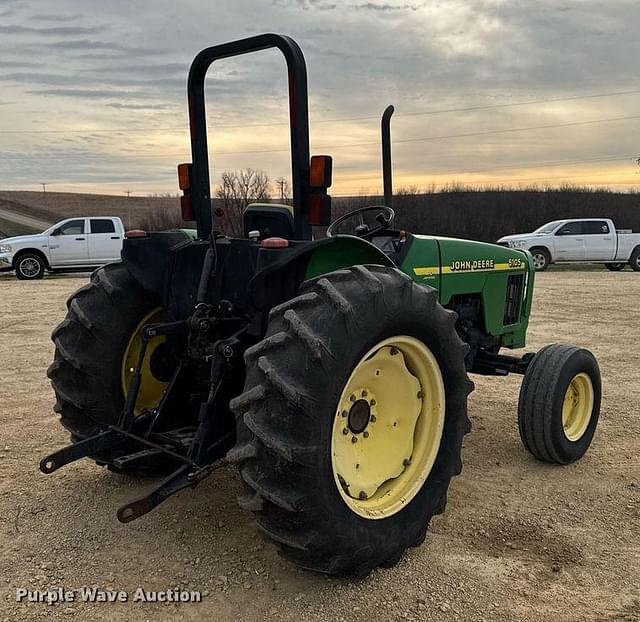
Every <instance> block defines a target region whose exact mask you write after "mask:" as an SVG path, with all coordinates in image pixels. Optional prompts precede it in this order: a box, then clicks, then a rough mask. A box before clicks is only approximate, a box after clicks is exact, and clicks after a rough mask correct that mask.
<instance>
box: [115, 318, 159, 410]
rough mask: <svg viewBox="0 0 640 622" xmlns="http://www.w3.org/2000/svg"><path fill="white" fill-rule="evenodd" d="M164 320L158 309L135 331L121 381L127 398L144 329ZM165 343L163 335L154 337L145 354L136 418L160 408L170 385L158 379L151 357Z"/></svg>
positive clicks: (143, 319) (123, 358) (128, 348)
mask: <svg viewBox="0 0 640 622" xmlns="http://www.w3.org/2000/svg"><path fill="white" fill-rule="evenodd" d="M164 319H165V314H164V310H163V309H162V308H161V307H158V308H157V309H154V310H153V311H151V313H148V314H147V315H145V316H144V317H143V318H142V320H141V321H140V323H139V324H138V325H137V326H136V328H135V330H134V331H133V334H132V335H131V338H130V339H129V343H128V344H127V347H126V349H125V351H124V355H123V357H122V369H121V381H122V392H123V393H124V395H125V396H126V395H127V393H128V392H129V387H130V386H131V380H132V379H133V374H134V372H135V370H136V365H137V364H138V356H139V355H140V348H141V347H142V329H143V327H144V326H145V324H153V323H155V322H162V321H164ZM165 341H166V337H164V336H162V335H161V336H157V337H152V338H151V339H150V340H149V343H148V344H147V351H146V352H145V355H144V361H143V363H142V369H141V374H142V379H141V382H140V390H139V391H138V399H137V400H136V404H135V407H134V410H133V412H134V415H136V416H138V415H141V414H142V413H143V412H144V411H145V410H151V409H153V408H155V407H156V406H158V404H159V403H160V400H161V399H162V396H163V395H164V392H165V389H166V388H167V384H168V383H167V382H164V381H162V380H160V379H159V378H156V376H154V374H153V372H152V369H151V357H152V356H153V353H154V352H155V351H156V349H157V348H158V347H159V346H160V345H161V344H163V343H164V342H165Z"/></svg>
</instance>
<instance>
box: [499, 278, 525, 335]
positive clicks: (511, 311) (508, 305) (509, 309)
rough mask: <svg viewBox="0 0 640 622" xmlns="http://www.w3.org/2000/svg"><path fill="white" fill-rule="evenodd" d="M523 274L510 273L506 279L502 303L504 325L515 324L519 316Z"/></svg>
mask: <svg viewBox="0 0 640 622" xmlns="http://www.w3.org/2000/svg"><path fill="white" fill-rule="evenodd" d="M523 283H524V274H510V275H509V278H508V279H507V297H506V300H505V305H504V322H503V324H504V326H509V325H510V324H515V323H516V322H517V321H518V319H519V318H520V303H521V301H522V285H523Z"/></svg>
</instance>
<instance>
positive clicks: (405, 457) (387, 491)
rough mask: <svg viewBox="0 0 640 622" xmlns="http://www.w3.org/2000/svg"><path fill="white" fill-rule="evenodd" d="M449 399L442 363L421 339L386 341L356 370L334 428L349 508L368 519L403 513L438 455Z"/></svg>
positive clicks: (338, 474) (339, 477) (339, 480)
mask: <svg viewBox="0 0 640 622" xmlns="http://www.w3.org/2000/svg"><path fill="white" fill-rule="evenodd" d="M444 413H445V395H444V383H443V381H442V374H441V372H440V366H439V365H438V362H437V360H436V358H435V356H434V355H433V353H432V352H431V350H429V348H427V347H426V346H425V345H424V344H423V343H422V342H421V341H418V340H417V339H414V338H413V337H408V336H405V335H400V336H396V337H391V338H389V339H385V340H384V341H381V342H380V343H378V344H377V345H376V346H374V347H373V348H372V349H371V350H369V352H367V353H366V354H365V356H364V357H362V359H361V360H360V362H359V363H358V364H357V365H356V366H355V368H354V370H353V372H352V373H351V376H350V377H349V380H348V381H347V384H346V385H345V387H344V390H343V391H342V394H341V396H340V400H339V402H338V407H337V409H336V415H335V420H334V424H333V432H332V441H331V456H332V467H333V475H334V479H335V482H336V486H337V488H338V490H339V492H340V495H341V496H342V499H343V500H344V501H345V503H346V504H347V505H348V506H349V508H350V509H351V510H352V511H353V512H355V513H356V514H359V515H360V516H362V517H364V518H368V519H374V520H375V519H382V518H387V517H389V516H392V515H393V514H395V513H396V512H399V511H400V510H402V509H403V507H404V506H405V505H406V504H408V503H409V502H410V501H411V500H412V499H413V498H414V497H415V495H416V494H417V493H418V492H419V491H420V489H421V488H422V485H423V484H424V482H425V481H426V479H427V477H428V476H429V473H430V472H431V469H432V468H433V464H434V462H435V460H436V456H437V455H438V450H439V448H440V441H441V439H442V430H443V428H444Z"/></svg>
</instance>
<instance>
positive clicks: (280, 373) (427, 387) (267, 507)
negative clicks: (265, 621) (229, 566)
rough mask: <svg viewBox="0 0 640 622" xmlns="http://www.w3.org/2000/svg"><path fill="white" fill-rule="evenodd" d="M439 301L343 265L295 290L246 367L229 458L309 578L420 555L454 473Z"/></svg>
mask: <svg viewBox="0 0 640 622" xmlns="http://www.w3.org/2000/svg"><path fill="white" fill-rule="evenodd" d="M456 317H457V316H456V314H455V313H453V312H451V311H448V310H445V309H444V308H443V307H441V306H440V304H439V303H438V300H437V292H436V291H435V290H433V289H432V288H429V287H423V286H420V285H418V284H416V283H414V282H413V281H412V280H411V279H410V278H409V277H408V276H406V275H405V274H403V273H402V272H400V271H399V270H396V269H390V268H384V267H379V266H355V267H352V268H351V269H349V270H340V271H337V272H332V273H330V274H327V275H324V276H322V277H319V278H316V279H313V280H310V281H307V282H306V283H305V284H303V286H302V288H301V291H300V294H299V295H298V296H297V297H296V298H293V299H292V300H290V301H288V302H286V303H284V304H282V305H280V306H278V307H275V308H274V309H272V311H271V313H270V319H269V326H268V329H267V333H266V336H265V338H264V340H263V341H261V342H260V343H258V344H257V345H255V346H253V347H251V348H249V349H248V350H247V352H246V354H245V361H246V365H247V379H246V383H245V387H244V392H243V393H242V394H241V395H240V396H239V397H237V398H236V399H234V400H233V401H232V403H231V407H232V409H233V410H234V411H235V413H236V416H237V418H238V419H237V425H238V441H237V445H236V446H235V447H234V448H233V449H232V450H231V451H230V452H229V454H228V458H229V460H230V461H231V462H234V463H236V464H237V466H238V467H239V469H240V473H241V475H242V479H243V480H244V484H245V489H246V493H245V494H244V495H243V496H242V497H240V499H239V502H240V505H241V506H242V507H244V508H245V509H250V510H252V511H253V512H254V513H255V516H256V523H257V527H258V529H259V531H260V532H261V533H262V534H263V535H265V536H266V537H267V538H269V539H270V540H272V541H273V542H275V543H276V544H277V545H278V547H279V548H280V552H281V553H282V555H283V556H284V557H285V558H287V559H289V560H291V561H293V562H294V563H296V564H298V565H300V566H302V567H304V568H307V569H310V570H314V571H318V572H323V573H327V574H339V575H348V576H355V577H362V576H366V575H367V574H368V573H369V572H370V571H371V570H372V569H373V568H375V567H376V566H383V567H389V566H392V565H394V564H396V563H397V562H398V561H399V560H400V559H401V557H402V555H403V553H404V551H405V550H406V549H407V547H411V546H418V545H420V544H421V543H422V542H423V540H424V538H425V535H426V531H427V526H428V523H429V521H430V520H431V517H432V516H433V515H434V514H439V513H441V512H442V511H443V510H444V506H445V503H446V495H447V489H448V487H449V483H450V480H451V477H452V476H453V475H456V474H458V473H460V470H461V469H462V461H461V457H460V454H461V447H462V438H463V436H464V434H465V433H467V432H468V431H469V429H470V422H469V420H468V418H467V396H468V394H469V393H470V392H471V390H472V389H473V383H472V382H471V381H470V380H469V379H468V377H467V373H466V369H465V362H464V361H465V355H466V353H467V351H468V347H467V346H466V345H465V344H464V343H463V342H462V341H461V340H460V339H459V337H458V335H457V333H456V330H455V322H456Z"/></svg>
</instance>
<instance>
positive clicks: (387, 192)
mask: <svg viewBox="0 0 640 622" xmlns="http://www.w3.org/2000/svg"><path fill="white" fill-rule="evenodd" d="M394 111H395V108H394V107H393V106H387V107H386V109H385V111H384V112H383V113H382V122H381V130H382V184H383V188H384V204H385V205H386V206H387V207H393V179H392V170H391V115H393V113H394Z"/></svg>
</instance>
